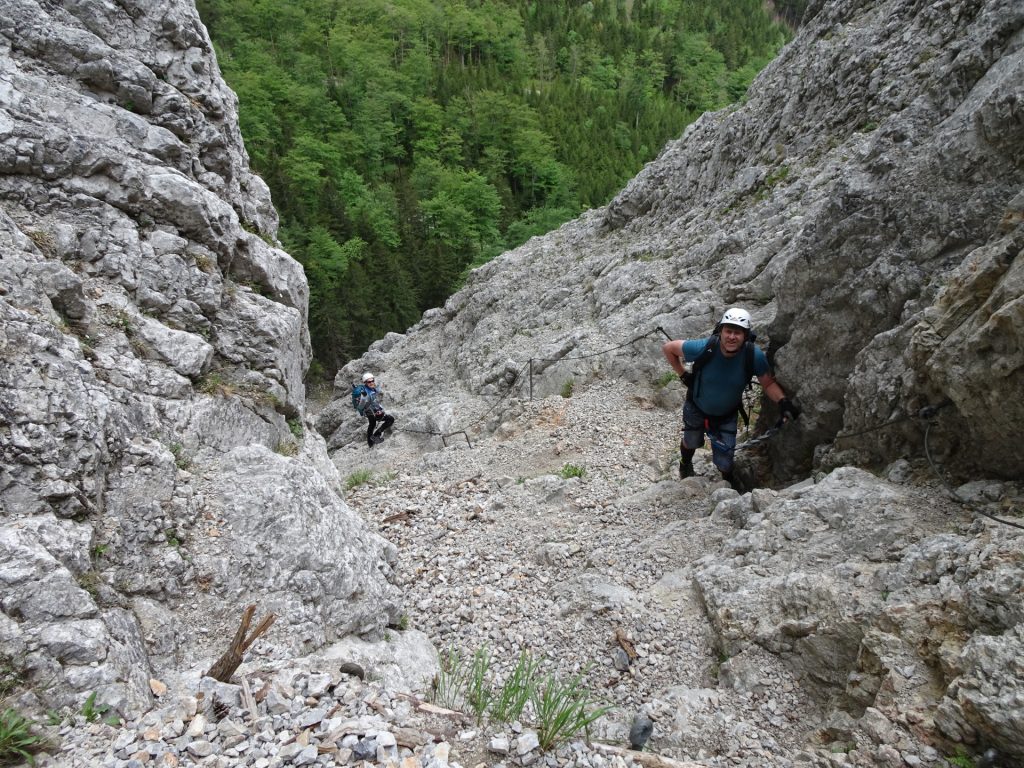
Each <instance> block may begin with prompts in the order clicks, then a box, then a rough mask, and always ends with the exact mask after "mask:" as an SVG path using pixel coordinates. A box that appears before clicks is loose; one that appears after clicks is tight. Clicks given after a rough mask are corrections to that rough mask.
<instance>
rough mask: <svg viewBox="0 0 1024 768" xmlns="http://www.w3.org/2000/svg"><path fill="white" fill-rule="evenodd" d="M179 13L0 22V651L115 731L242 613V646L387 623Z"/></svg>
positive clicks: (268, 236)
mask: <svg viewBox="0 0 1024 768" xmlns="http://www.w3.org/2000/svg"><path fill="white" fill-rule="evenodd" d="M276 232H277V216H276V213H275V211H274V209H273V206H272V204H271V199H270V195H269V192H268V189H267V187H266V185H265V184H264V183H263V182H262V180H260V179H259V178H258V177H257V176H255V175H254V174H253V173H252V172H251V171H250V170H249V166H248V157H247V155H246V153H245V150H244V147H243V145H242V140H241V136H240V133H239V129H238V120H237V109H236V98H235V96H234V94H233V93H232V92H231V91H230V90H229V89H228V88H227V86H226V85H225V83H224V82H223V80H222V78H221V76H220V72H219V70H218V68H217V64H216V61H215V58H214V54H213V48H212V46H211V44H210V41H209V38H208V37H207V34H206V30H205V29H204V27H203V26H202V24H201V23H200V20H199V17H198V15H197V13H196V10H195V7H194V5H193V4H192V3H190V2H172V3H160V4H151V3H137V2H125V3H117V4H109V3H102V2H91V1H90V0H85V2H76V3H58V4H53V3H41V2H34V1H33V0H12V2H5V3H4V4H3V7H2V8H0V391H2V392H3V395H2V401H0V452H2V463H0V607H2V612H0V648H2V653H3V655H4V658H5V664H7V663H9V664H10V665H11V666H12V668H14V669H16V670H17V671H18V672H19V673H20V674H21V675H23V676H24V679H25V680H26V681H27V682H28V683H29V684H30V687H31V688H32V690H34V691H35V692H36V693H37V694H38V695H39V696H41V697H43V698H44V699H45V702H44V704H45V705H46V706H52V707H61V706H71V707H73V708H79V707H80V706H81V704H82V702H83V701H84V700H85V699H86V697H87V696H88V695H89V694H91V693H94V692H95V693H97V694H98V697H97V703H98V704H102V705H108V706H112V707H115V708H117V709H118V710H120V711H121V712H124V713H127V712H138V711H141V710H144V709H145V708H147V707H148V706H149V705H150V703H151V701H152V699H151V693H150V687H149V678H150V677H151V676H153V674H154V673H155V672H156V671H158V670H159V669H160V668H161V667H163V666H164V665H175V666H177V665H185V666H188V665H193V664H195V665H202V664H209V663H210V662H211V661H212V660H213V659H214V658H216V656H217V655H219V654H220V653H222V652H223V651H225V650H227V644H228V642H229V640H230V637H231V635H232V634H233V632H234V629H235V626H237V622H238V620H239V617H240V615H241V611H242V609H243V608H244V607H245V605H246V604H247V603H250V602H256V603H258V604H259V606H260V608H261V610H262V611H263V612H268V611H273V612H275V613H277V614H278V616H279V618H278V620H277V623H276V624H275V627H274V628H273V629H272V630H271V633H270V634H269V635H268V636H267V637H266V640H265V645H264V646H262V651H263V652H265V653H269V654H286V653H298V652H303V651H308V650H310V649H313V648H317V647H320V646H322V645H324V644H325V643H329V642H332V641H333V640H335V639H337V638H339V637H342V636H344V635H346V634H349V633H354V634H357V635H361V636H365V637H369V638H377V637H379V636H380V635H381V634H382V632H383V630H384V627H385V626H386V625H387V624H389V623H392V622H393V621H395V620H396V619H397V615H398V614H397V608H396V606H395V595H396V592H395V589H394V587H393V586H392V585H391V584H390V582H389V575H390V573H389V572H390V565H389V563H390V562H391V561H392V560H393V557H394V552H393V548H392V547H390V545H388V544H387V543H386V542H384V541H383V540H382V539H381V538H380V537H379V536H377V535H376V534H374V533H371V532H370V531H369V530H368V529H367V528H366V526H365V524H364V523H363V522H362V521H361V520H360V519H359V518H358V517H357V516H355V515H354V514H352V512H351V511H350V510H349V509H348V507H347V506H346V505H345V503H344V501H343V500H342V499H341V497H340V495H339V490H340V488H341V481H340V479H339V477H338V474H337V470H336V469H335V468H334V466H333V464H331V462H330V460H329V459H328V457H327V455H326V450H325V446H324V442H323V440H322V439H321V438H320V436H319V435H318V434H317V433H316V432H315V430H313V429H312V428H311V425H310V424H308V423H306V422H305V416H304V399H305V392H304V388H303V382H302V377H303V374H304V371H305V368H306V366H307V364H308V362H309V356H310V346H309V339H308V330H307V327H306V311H307V300H308V289H307V285H306V281H305V277H304V275H303V273H302V269H301V267H300V266H299V265H298V264H297V263H296V262H295V261H294V260H293V259H291V257H290V256H288V255H287V254H286V253H284V252H283V251H282V250H281V249H280V248H279V247H278V244H277V241H276Z"/></svg>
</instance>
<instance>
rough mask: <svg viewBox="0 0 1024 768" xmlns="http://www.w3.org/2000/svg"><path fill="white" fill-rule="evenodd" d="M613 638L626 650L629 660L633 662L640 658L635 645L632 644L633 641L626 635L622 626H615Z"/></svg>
mask: <svg viewBox="0 0 1024 768" xmlns="http://www.w3.org/2000/svg"><path fill="white" fill-rule="evenodd" d="M615 639H616V640H617V641H618V643H619V645H621V646H622V650H624V651H625V652H626V655H627V656H629V660H630V662H634V661H636V660H637V659H638V658H640V656H639V654H638V653H637V652H636V647H635V646H634V645H633V641H632V640H630V639H629V638H628V637H626V633H625V631H624V630H623V629H622V627H616V628H615Z"/></svg>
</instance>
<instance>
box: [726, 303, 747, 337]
mask: <svg viewBox="0 0 1024 768" xmlns="http://www.w3.org/2000/svg"><path fill="white" fill-rule="evenodd" d="M719 325H738V326H739V327H740V328H742V329H743V330H745V331H747V332H748V333H749V332H750V331H752V330H754V325H753V323H751V322H750V313H749V312H747V310H745V309H740V308H739V307H733V308H732V309H727V310H725V314H724V315H722V322H720V323H719Z"/></svg>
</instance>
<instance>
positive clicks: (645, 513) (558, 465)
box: [335, 380, 814, 757]
mask: <svg viewBox="0 0 1024 768" xmlns="http://www.w3.org/2000/svg"><path fill="white" fill-rule="evenodd" d="M636 393H637V388H636V387H635V386H634V385H632V384H630V383H628V382H625V381H616V380H611V381H600V382H598V383H596V384H594V385H593V386H591V387H589V388H588V389H586V390H584V391H582V392H579V393H576V394H574V395H573V396H572V397H569V398H561V397H549V398H547V399H545V400H543V401H535V402H533V403H528V404H526V406H525V409H524V412H523V413H522V414H521V415H520V416H518V417H517V418H516V419H514V420H513V421H511V422H507V423H505V424H503V425H502V426H501V427H500V428H499V429H498V430H497V432H496V434H495V435H494V436H493V437H489V438H485V439H482V440H480V441H479V442H476V443H474V446H473V447H472V448H469V447H468V446H467V445H466V444H465V443H462V444H459V442H458V441H457V440H452V439H450V442H453V444H452V446H451V447H449V448H447V449H444V450H441V451H437V452H434V453H429V454H426V455H419V454H418V453H416V452H415V451H413V452H410V451H408V450H407V449H406V448H404V447H403V446H402V436H401V434H400V433H399V434H398V435H396V438H395V439H393V440H392V441H391V442H387V443H385V444H384V445H382V446H380V447H379V448H375V449H374V450H373V451H372V452H370V451H368V450H366V449H364V448H363V447H362V446H361V445H359V446H358V447H356V445H353V446H351V447H350V448H349V449H347V450H344V451H340V452H338V453H337V454H335V462H336V464H338V466H339V468H340V469H341V471H342V474H343V475H346V474H348V475H349V476H351V473H352V472H355V471H358V470H369V471H372V472H374V473H375V474H374V477H375V478H378V480H377V481H376V482H375V481H373V480H371V481H370V482H368V483H366V484H364V485H360V486H358V487H357V488H355V489H353V490H352V491H351V492H350V494H349V495H348V503H349V504H350V505H351V506H353V508H355V509H357V510H359V511H361V512H362V514H363V515H364V516H365V517H366V518H367V519H369V520H371V521H374V522H376V523H377V524H378V525H379V526H380V531H381V533H382V535H384V536H385V537H386V538H388V539H389V540H391V541H392V542H394V543H395V544H396V546H398V548H399V552H400V560H401V567H400V569H399V573H400V578H401V580H402V585H403V589H404V591H405V594H406V596H407V605H408V610H409V622H410V626H412V627H415V628H418V629H421V630H423V631H424V632H426V633H427V634H428V635H429V636H430V638H431V639H432V640H433V642H434V644H435V645H436V646H437V647H438V648H439V650H441V651H442V653H443V652H445V649H448V648H454V649H457V650H458V651H459V652H460V654H461V655H462V656H466V655H469V656H471V655H472V654H473V653H474V652H476V651H477V650H479V649H488V650H489V651H490V652H491V655H492V659H493V663H494V665H495V666H496V667H498V668H501V667H509V666H511V665H513V664H514V663H515V662H516V660H517V659H518V657H519V654H520V652H521V651H527V652H529V653H530V654H532V655H534V656H538V657H541V658H543V660H544V664H545V666H546V667H549V668H550V669H551V670H552V671H554V672H555V673H557V674H558V675H559V676H561V677H564V678H569V677H571V676H572V675H575V674H578V673H582V674H583V680H584V681H585V684H586V685H587V687H588V688H589V689H590V690H591V691H592V692H593V694H594V695H595V697H596V698H597V699H598V700H600V701H603V702H606V703H609V704H612V705H613V706H614V707H615V711H614V712H613V713H612V715H611V716H610V717H608V718H607V719H606V720H607V722H602V724H601V727H600V729H599V730H600V733H601V735H602V736H603V737H605V738H608V739H609V740H612V741H616V742H619V743H622V744H626V743H627V739H626V733H627V730H628V728H629V725H630V721H631V720H632V717H633V715H634V714H635V713H636V712H637V711H638V710H639V709H641V708H644V709H645V710H649V711H650V712H651V714H652V715H653V716H654V717H655V718H656V722H657V723H659V726H660V727H656V729H655V735H654V737H653V738H652V742H651V745H650V746H651V748H652V749H654V750H656V751H657V750H658V744H659V732H662V733H663V734H667V732H668V731H669V730H671V729H672V728H673V726H672V725H670V723H671V717H672V715H671V713H672V711H673V709H674V707H671V706H670V705H669V704H668V702H666V701H664V698H663V697H665V695H666V694H667V692H668V691H670V689H674V690H675V691H676V695H680V692H681V691H683V690H684V689H685V691H686V693H685V694H682V695H683V696H684V697H689V698H690V699H691V702H690V705H691V706H692V707H694V708H697V709H700V708H703V707H707V708H709V709H711V710H714V711H715V712H716V718H717V719H718V720H719V721H720V726H719V727H718V728H717V729H715V731H708V730H705V729H701V731H700V732H696V731H693V732H691V733H689V738H690V748H689V749H687V750H679V749H676V750H670V751H674V752H676V753H681V752H683V751H685V752H687V753H688V755H687V756H689V757H706V756H710V755H712V754H715V753H718V752H720V751H721V752H732V753H734V754H737V753H744V752H747V751H750V750H751V749H752V750H753V751H754V752H756V751H757V750H759V749H764V750H772V751H778V750H779V748H780V747H786V748H791V747H793V746H794V745H796V744H798V743H799V742H800V741H801V739H802V738H803V736H804V733H803V732H804V731H805V730H806V729H807V728H808V725H809V723H810V722H811V718H812V717H813V712H814V706H813V704H812V703H811V702H809V701H808V696H807V694H806V693H804V692H802V691H801V690H800V686H799V683H798V682H797V681H796V680H794V679H793V678H792V676H791V675H790V674H789V673H788V672H787V671H786V669H785V668H784V667H783V666H782V665H781V664H779V663H778V661H777V660H775V659H774V658H772V657H768V656H767V654H766V655H765V658H763V662H764V668H763V670H762V673H763V674H762V678H763V679H762V681H761V683H762V685H761V688H762V690H761V692H759V693H757V694H754V693H747V694H741V693H735V692H729V691H726V690H717V683H718V676H719V666H720V662H721V661H722V657H721V651H720V649H718V648H716V644H715V639H714V636H713V634H712V632H711V631H710V628H709V626H708V622H707V618H706V617H705V615H704V610H703V608H702V606H701V605H700V602H699V599H698V597H697V595H696V594H695V591H694V589H693V586H692V584H691V579H692V574H691V573H690V566H691V564H692V563H694V562H695V561H697V560H699V559H700V558H701V557H703V556H704V555H706V554H708V553H709V552H714V551H715V550H716V549H717V548H718V547H719V546H720V545H721V543H722V541H723V540H724V539H725V538H726V537H727V536H729V535H731V534H732V532H733V530H734V528H733V525H732V524H731V523H730V522H729V521H727V520H721V519H713V518H712V517H710V513H711V511H712V509H713V507H714V506H715V504H716V503H717V502H718V501H721V500H723V499H728V498H735V497H736V495H737V494H736V493H735V492H734V491H732V490H731V489H730V488H728V487H727V486H726V485H725V484H724V483H722V482H720V481H719V480H718V473H717V471H715V470H714V468H713V467H712V466H711V464H710V452H707V453H706V454H705V452H701V453H700V454H698V459H697V468H698V476H697V477H695V478H691V479H688V480H685V481H680V480H679V479H678V478H677V477H676V476H675V472H676V469H675V467H676V464H675V462H676V461H678V452H677V448H676V445H677V442H676V441H677V439H678V437H677V435H678V424H677V421H678V414H677V413H676V412H675V411H673V410H669V409H665V408H661V407H656V406H655V405H654V404H653V403H652V402H651V401H650V400H649V399H647V398H645V397H643V396H639V395H637V394H636ZM576 471H582V477H571V476H570V477H568V478H566V477H564V476H563V475H572V474H574V473H575V472H576ZM378 483H379V484H378ZM618 638H621V640H619V639H618ZM633 653H635V658H632V655H633ZM737 723H743V726H742V727H739V728H735V727H734V726H735V725H736V724H737ZM666 726H668V727H666ZM684 730H685V729H684ZM730 732H734V734H735V735H732V736H730ZM740 733H742V737H741V736H740V735H739V734H740ZM679 735H680V734H678V733H677V734H676V737H677V738H678V736H679ZM680 756H681V755H680Z"/></svg>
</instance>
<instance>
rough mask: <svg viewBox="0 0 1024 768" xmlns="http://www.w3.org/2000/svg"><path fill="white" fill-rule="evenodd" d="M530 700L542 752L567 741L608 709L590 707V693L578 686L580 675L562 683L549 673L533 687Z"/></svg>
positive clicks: (608, 708) (605, 707) (604, 707)
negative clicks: (535, 717)
mask: <svg viewBox="0 0 1024 768" xmlns="http://www.w3.org/2000/svg"><path fill="white" fill-rule="evenodd" d="M532 701H533V709H534V712H535V713H536V715H537V738H538V739H539V740H540V748H541V749H543V750H544V751H545V752H546V751H547V750H549V749H551V748H552V747H553V746H555V745H556V744H560V743H562V742H565V741H568V740H569V739H571V738H572V737H573V736H575V735H576V734H577V733H579V732H580V731H582V730H584V729H586V728H587V726H589V725H590V724H591V723H592V722H594V721H595V720H597V719H598V718H599V717H601V716H602V715H604V714H605V713H606V712H608V711H609V710H610V709H611V707H607V706H603V707H594V706H592V704H591V701H590V693H589V692H588V691H586V690H585V689H583V688H581V687H580V675H576V676H575V677H573V678H572V679H570V680H569V681H568V682H564V683H563V682H561V681H559V680H558V679H557V678H556V677H555V676H554V675H549V676H548V677H547V678H546V679H545V680H544V682H543V683H541V684H540V685H539V686H537V687H535V688H534V694H533V699H532Z"/></svg>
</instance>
